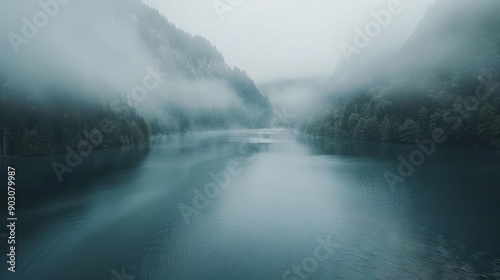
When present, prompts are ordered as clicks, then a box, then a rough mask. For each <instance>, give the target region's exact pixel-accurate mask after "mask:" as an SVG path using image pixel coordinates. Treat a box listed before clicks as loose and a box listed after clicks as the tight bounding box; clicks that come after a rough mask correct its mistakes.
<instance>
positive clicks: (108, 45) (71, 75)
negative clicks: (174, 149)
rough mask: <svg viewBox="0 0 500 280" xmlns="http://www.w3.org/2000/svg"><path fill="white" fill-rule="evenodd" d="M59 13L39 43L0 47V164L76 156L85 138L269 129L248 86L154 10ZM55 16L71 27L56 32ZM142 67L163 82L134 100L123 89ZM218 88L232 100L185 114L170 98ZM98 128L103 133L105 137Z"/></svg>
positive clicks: (141, 139)
mask: <svg viewBox="0 0 500 280" xmlns="http://www.w3.org/2000/svg"><path fill="white" fill-rule="evenodd" d="M20 7H22V8H21V11H20V13H22V14H25V13H26V12H25V11H24V10H23V9H24V6H23V5H21V4H20ZM64 8H65V9H66V10H64V11H63V10H61V14H62V15H61V16H60V17H58V18H55V19H54V21H53V22H51V23H50V25H48V26H46V27H45V28H44V29H43V30H42V31H43V32H41V34H40V35H39V36H37V37H36V38H35V39H33V40H32V41H31V42H29V44H26V45H20V47H19V48H20V53H19V54H18V55H17V56H15V55H13V54H14V53H13V51H12V47H11V46H10V45H5V46H3V45H2V48H1V49H0V61H1V63H0V147H1V149H0V156H15V155H36V154H48V153H55V152H64V151H66V150H67V149H69V148H74V149H76V148H78V147H77V146H78V143H79V142H81V141H82V140H85V139H88V138H89V134H92V133H93V135H94V136H95V137H98V136H97V135H98V134H99V135H101V136H102V141H99V145H94V146H99V147H106V146H115V145H128V144H135V143H146V142H148V141H149V137H150V136H151V135H155V134H169V133H179V132H185V131H188V130H213V129H226V128H231V127H248V128H255V127H264V126H267V125H268V123H269V119H270V116H271V106H270V103H269V100H268V99H267V98H266V97H264V96H263V95H262V94H261V93H260V92H259V90H258V89H257V87H256V86H255V84H254V82H253V81H252V79H251V78H250V77H248V75H247V74H246V73H245V72H244V71H242V70H240V69H238V68H236V67H235V68H231V67H229V66H228V65H227V64H226V63H225V61H224V58H223V56H222V55H221V54H220V53H219V52H218V51H217V49H216V48H215V47H214V46H213V45H212V44H211V43H210V42H209V41H208V40H206V39H204V38H202V37H200V36H193V35H191V34H189V33H187V32H185V31H183V30H181V29H179V28H177V27H176V26H175V25H174V24H172V23H170V22H169V21H168V20H167V19H166V18H164V17H163V16H162V15H161V14H160V13H159V12H158V11H157V10H154V9H152V8H150V7H148V6H146V5H144V4H142V3H141V1H138V0H126V1H117V0H108V1H79V2H75V4H74V5H72V6H67V7H64ZM14 11H15V10H13V13H14ZM63 13H66V14H63ZM64 16H68V17H71V20H70V21H69V22H71V24H70V25H68V24H63V21H62V20H63V17H64ZM59 19H60V20H61V22H58V21H57V20H59ZM13 24H15V26H17V25H18V22H17V18H16V16H13ZM0 29H1V28H0ZM77 29H78V30H79V32H75V30H77ZM7 31H11V30H10V29H9V30H6V32H7ZM2 43H5V42H2ZM40 50H43V52H42V51H40ZM53 50H54V51H53ZM141 60H143V61H141ZM151 61H153V62H154V64H155V65H153V64H151V63H152V62H151ZM142 65H150V66H151V67H150V68H155V71H158V72H162V73H168V77H164V78H163V80H162V82H163V83H162V84H159V85H158V87H157V88H155V89H154V90H151V91H150V92H146V93H147V94H148V95H149V96H147V98H146V97H144V98H142V97H141V98H136V99H135V100H134V98H132V97H133V96H134V95H133V94H134V93H133V91H132V94H131V92H130V90H129V88H132V86H133V85H135V84H137V83H138V84H139V85H140V83H144V82H143V81H144V80H145V79H144V75H145V73H146V74H147V72H145V71H144V66H142ZM136 66H138V67H136ZM148 67H149V66H148ZM151 75H154V74H151ZM128 80H137V83H135V82H134V83H131V84H126V82H129V81H128ZM117 81H118V82H117ZM199 81H202V83H201V84H200V85H199V86H198V88H195V89H192V88H190V87H191V84H193V85H196V83H198V82H199ZM149 83H151V81H149ZM203 83H204V84H203ZM122 84H125V85H122ZM178 84H182V85H185V86H182V85H181V86H179V85H178ZM205 84H209V85H216V86H214V87H213V88H214V89H210V88H207V89H205V88H204V87H203V85H205ZM120 86H122V87H121V88H120ZM193 87H194V86H193ZM123 88H125V90H124V89H123ZM218 89H222V90H224V91H227V93H226V95H229V97H230V98H231V100H233V99H234V100H236V101H231V102H233V103H230V104H229V105H226V106H219V107H217V106H212V105H207V106H206V107H203V106H201V107H199V108H190V107H189V104H188V105H186V104H182V103H179V102H177V103H176V102H175V101H171V100H169V98H170V97H171V96H181V97H182V95H184V94H186V96H188V95H187V91H191V92H194V93H191V95H189V96H188V97H186V99H188V100H189V99H193V101H195V100H196V99H198V97H199V98H200V99H201V100H210V98H211V96H214V98H213V99H217V97H216V96H217V95H214V94H215V93H216V92H213V91H216V90H218ZM184 90H185V91H186V93H185V92H183V91H184ZM172 91H173V92H172ZM226 98H228V97H226ZM200 103H203V102H202V101H200ZM212 103H215V105H217V104H216V102H215V101H214V102H212ZM202 105H203V104H202ZM103 122H105V123H106V127H109V126H112V129H109V132H104V131H103V129H102V127H101V126H102V123H103ZM94 148H95V147H94Z"/></svg>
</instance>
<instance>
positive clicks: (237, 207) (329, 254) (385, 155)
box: [0, 130, 500, 280]
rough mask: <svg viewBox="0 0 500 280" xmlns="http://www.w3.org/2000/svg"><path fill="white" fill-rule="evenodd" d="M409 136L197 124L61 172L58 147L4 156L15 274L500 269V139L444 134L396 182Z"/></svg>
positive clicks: (477, 273)
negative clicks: (451, 142)
mask: <svg viewBox="0 0 500 280" xmlns="http://www.w3.org/2000/svg"><path fill="white" fill-rule="evenodd" d="M416 148H417V147H416V146H415V145H401V144H390V143H375V142H356V141H351V140H335V139H324V138H312V137H308V136H303V135H297V134H293V133H290V132H288V131H285V130H242V131H229V132H204V133H201V132H200V133H188V134H182V135H176V136H164V137H156V138H154V139H153V140H152V141H151V144H150V145H149V146H128V147H119V148H108V149H102V150H95V151H93V152H92V153H91V154H90V155H89V156H88V157H85V158H84V159H83V161H82V163H81V164H80V165H78V166H77V167H75V168H74V170H73V172H72V173H66V174H64V175H63V179H64V181H63V182H59V181H58V180H57V177H56V176H55V174H54V171H53V170H52V166H51V163H53V162H54V161H58V162H60V163H64V162H65V156H66V155H65V154H60V155H51V156H39V157H29V158H14V159H6V160H3V162H2V169H6V168H4V167H5V166H7V165H10V166H14V167H15V168H16V200H17V209H16V210H17V213H16V214H17V217H18V222H17V226H16V273H15V278H14V279H116V280H120V279H128V280H132V279H500V238H498V237H499V236H500V219H498V214H499V213H500V203H499V202H500V189H499V187H500V184H499V182H500V153H499V152H498V151H496V150H488V149H481V148H474V147H450V146H438V147H437V148H436V151H435V152H434V153H433V154H432V155H430V156H428V157H426V158H425V162H424V163H423V164H422V165H420V166H417V167H415V171H414V173H413V174H412V175H411V176H409V177H407V178H405V179H404V182H398V183H397V184H395V185H390V184H389V183H388V182H387V180H386V178H385V176H384V175H385V174H386V173H387V172H391V173H393V174H395V175H398V166H399V164H400V162H399V160H398V157H399V156H400V155H402V156H403V157H408V155H409V154H410V153H411V152H412V151H413V150H415V149H416ZM4 175H5V174H3V173H2V176H4ZM2 182H5V180H3V179H2ZM2 189H4V188H2ZM0 199H2V200H4V199H5V200H6V191H2V193H1V194H0ZM1 213H2V215H3V216H2V217H1V220H2V221H5V213H6V212H5V211H4V210H3V209H2V212H1ZM4 229H5V228H4ZM3 232H5V230H4V231H1V230H0V233H3ZM0 248H1V252H2V254H1V257H0V259H1V263H2V271H0V279H12V278H5V277H6V276H10V277H12V274H11V272H8V271H7V269H6V265H5V264H6V260H7V257H6V252H7V243H6V242H5V239H4V240H2V242H1V243H0ZM320 255H321V257H320V258H318V256H320Z"/></svg>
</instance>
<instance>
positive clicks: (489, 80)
mask: <svg viewBox="0 0 500 280" xmlns="http://www.w3.org/2000/svg"><path fill="white" fill-rule="evenodd" d="M498 26H500V3H499V2H498V1H490V0H481V1H465V0H459V1H452V0H440V1H436V4H435V5H434V6H431V7H429V9H428V10H427V12H426V14H425V16H424V18H423V19H422V20H421V22H420V24H419V26H418V27H417V29H416V30H415V32H414V33H413V35H412V36H411V37H410V38H409V39H408V41H407V42H406V43H405V44H404V45H403V47H402V48H401V49H400V50H399V51H398V52H396V53H393V54H391V55H386V56H377V57H366V56H365V57H362V59H361V61H360V60H358V61H356V60H353V61H352V63H350V64H349V63H344V64H340V66H339V67H337V69H336V70H335V73H334V75H332V77H331V79H330V81H329V88H330V89H329V93H330V98H329V101H328V104H330V105H329V106H328V108H327V112H325V113H323V115H322V116H321V117H317V118H316V119H315V120H313V121H309V122H305V123H303V124H302V128H303V129H304V130H305V131H306V132H308V133H312V134H316V135H325V136H332V137H346V138H354V139H362V140H377V141H380V140H381V141H394V142H405V143H413V142H414V141H415V140H418V139H424V138H426V139H432V135H433V133H434V132H436V131H439V132H443V133H445V135H446V137H447V138H446V143H448V144H467V145H482V146H497V147H498V146H500V96H499V92H500V83H499V81H500V33H499V32H498V28H497V27H498Z"/></svg>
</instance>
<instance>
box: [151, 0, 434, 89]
mask: <svg viewBox="0 0 500 280" xmlns="http://www.w3.org/2000/svg"><path fill="white" fill-rule="evenodd" d="M390 1H391V0H271V1H270V0H220V1H219V3H229V2H233V3H234V2H236V3H237V2H241V4H239V5H236V6H234V7H233V8H232V10H231V11H226V12H224V13H223V17H224V19H221V17H220V14H221V13H217V11H216V9H215V8H214V3H215V2H217V1H214V0H189V1H186V0H143V2H145V3H146V4H148V5H150V6H152V7H154V8H157V9H158V10H159V11H160V12H161V13H163V14H164V15H165V17H166V18H167V19H168V20H169V21H171V22H173V23H174V24H175V25H177V27H179V28H181V29H183V30H185V31H187V32H189V33H192V34H198V35H201V36H203V37H205V38H207V39H208V40H210V42H212V44H214V45H215V46H216V47H217V49H218V50H219V51H220V52H221V53H222V54H223V55H224V57H225V58H226V62H227V63H228V64H229V65H230V66H237V67H239V68H242V69H244V70H245V71H247V73H248V74H249V75H250V76H251V77H252V78H253V79H254V80H255V81H256V82H257V83H263V82H269V81H273V80H280V79H289V78H307V77H327V76H329V75H330V74H331V73H332V72H333V70H334V67H335V64H336V62H337V61H338V59H339V58H340V56H341V51H340V47H339V46H340V44H341V42H346V43H351V42H352V39H353V37H354V31H353V30H354V28H355V27H356V26H358V27H360V28H364V27H365V25H366V24H367V23H368V22H369V21H370V20H372V19H373V17H372V15H371V14H370V12H371V11H380V10H381V9H387V5H388V3H389V2H390ZM430 2H433V1H432V0H419V1H417V0H414V1H412V0H401V1H400V3H401V6H402V9H403V10H402V12H401V13H399V14H397V15H394V17H393V18H392V20H391V22H390V24H389V26H388V27H386V28H383V29H382V31H381V34H380V35H379V36H378V37H375V38H374V39H373V41H372V43H373V45H377V44H378V45H379V47H380V45H382V46H384V45H387V46H388V47H392V48H394V47H395V46H396V47H397V46H398V45H400V44H402V43H403V42H404V41H405V40H406V39H407V38H408V36H409V35H411V33H412V32H413V31H414V29H415V27H416V25H417V23H418V22H419V21H420V19H421V18H422V16H423V14H424V12H425V10H426V8H427V7H428V6H429V5H430ZM377 39H378V40H377Z"/></svg>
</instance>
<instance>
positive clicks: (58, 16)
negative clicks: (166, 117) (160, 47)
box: [0, 0, 240, 113]
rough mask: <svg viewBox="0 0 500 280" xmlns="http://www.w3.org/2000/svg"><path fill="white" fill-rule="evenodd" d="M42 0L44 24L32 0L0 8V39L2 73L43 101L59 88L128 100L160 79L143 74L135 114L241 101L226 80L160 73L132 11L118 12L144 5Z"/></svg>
mask: <svg viewBox="0 0 500 280" xmlns="http://www.w3.org/2000/svg"><path fill="white" fill-rule="evenodd" d="M2 1H3V0H2ZM3 2H4V1H3ZM42 2H44V3H45V2H48V3H52V4H53V3H56V4H57V6H50V5H49V8H48V9H49V10H51V11H52V12H53V15H49V17H46V18H45V19H46V21H44V18H43V16H42V17H40V18H37V16H36V15H37V14H38V15H40V13H41V12H44V9H43V7H42V6H40V4H39V3H38V2H35V1H29V2H28V1H22V2H17V1H9V3H8V5H9V8H8V9H4V8H1V9H0V22H1V24H0V33H1V34H5V35H6V36H5V37H4V39H5V40H2V41H1V44H2V45H1V49H0V65H1V68H0V74H1V75H0V77H3V78H4V79H8V80H9V82H10V83H11V84H14V85H15V86H16V87H17V88H19V89H20V90H22V91H26V92H29V95H30V96H32V97H36V98H38V99H43V98H44V96H45V95H46V94H47V93H51V90H53V89H54V88H59V89H61V90H62V91H64V94H65V95H78V96H85V97H86V98H95V100H96V101H99V102H103V101H105V100H111V101H112V100H115V99H117V98H120V96H122V97H123V96H124V95H125V96H127V97H128V98H129V99H130V96H131V95H132V94H133V90H134V88H135V87H137V86H141V85H143V83H144V80H145V79H146V77H150V76H161V78H160V79H159V80H158V79H149V81H148V83H150V84H152V85H153V87H152V88H151V89H148V92H146V94H145V96H146V97H147V98H144V96H141V97H140V98H136V99H137V100H134V101H135V102H133V103H135V104H132V105H135V107H137V109H138V110H139V111H140V112H143V113H148V112H153V111H159V110H160V108H161V107H162V106H163V105H165V104H168V105H175V106H180V107H181V108H183V109H185V110H201V109H207V110H213V109H222V108H227V107H231V106H236V107H238V106H240V101H239V100H238V98H237V97H236V95H235V94H234V92H232V90H231V89H230V88H229V87H228V86H227V84H226V83H225V82H221V81H216V80H208V79H204V80H199V81H196V82H193V81H191V80H188V79H187V78H185V77H183V76H182V75H180V74H179V73H176V72H175V71H170V72H169V73H166V72H167V71H166V70H164V69H163V66H162V65H164V64H165V62H164V61H161V60H160V59H161V58H159V56H158V54H157V53H154V50H153V51H152V50H151V48H148V46H146V43H145V41H144V38H142V37H141V34H140V32H139V28H138V26H137V24H136V22H137V20H138V19H137V16H136V15H134V14H129V15H127V16H124V15H123V14H124V13H123V12H122V9H124V10H125V11H127V10H126V8H127V7H128V6H132V7H134V6H133V5H137V4H139V5H142V4H140V1H115V0H111V1H96V0H90V1H83V0H71V1H68V3H66V4H61V3H63V2H64V1H60V2H61V3H59V2H55V1H42ZM2 5H6V4H5V3H4V4H2ZM139 12H140V11H139ZM34 18H35V20H40V21H41V22H39V23H41V24H39V26H41V27H39V26H37V25H35V24H34ZM27 21H28V22H29V23H26V22H27ZM26 35H28V36H26Z"/></svg>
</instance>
